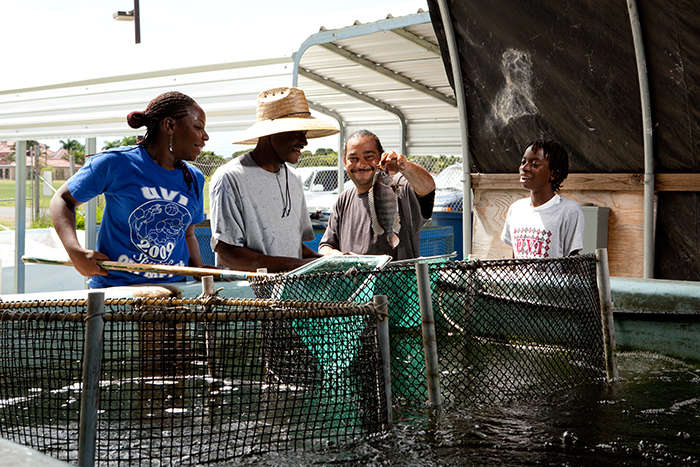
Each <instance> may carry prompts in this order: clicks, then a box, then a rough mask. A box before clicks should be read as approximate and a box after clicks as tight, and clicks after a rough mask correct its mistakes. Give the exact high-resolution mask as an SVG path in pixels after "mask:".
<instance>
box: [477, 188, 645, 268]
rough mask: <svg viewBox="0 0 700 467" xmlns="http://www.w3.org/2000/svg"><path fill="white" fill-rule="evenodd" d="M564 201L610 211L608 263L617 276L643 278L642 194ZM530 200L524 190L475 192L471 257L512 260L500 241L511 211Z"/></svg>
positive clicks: (584, 194)
mask: <svg viewBox="0 0 700 467" xmlns="http://www.w3.org/2000/svg"><path fill="white" fill-rule="evenodd" d="M561 194H562V195H563V196H565V197H568V198H571V199H573V200H575V201H577V202H578V203H579V204H581V205H593V206H605V207H608V208H610V217H609V218H608V261H609V264H610V274H611V275H614V276H626V277H641V276H642V272H643V251H642V248H643V239H644V231H643V220H644V211H643V203H642V201H643V192H642V191H639V190H634V191H602V190H595V191H570V190H562V192H561ZM526 196H528V192H527V190H523V189H500V190H499V189H495V190H494V189H475V190H474V235H473V238H472V254H473V256H475V257H477V258H482V259H493V258H510V257H511V256H512V251H511V249H510V247H508V246H507V245H505V244H504V243H503V242H502V241H501V230H502V229H503V224H504V222H505V217H506V213H507V212H508V207H509V206H510V205H511V203H513V202H514V201H516V200H518V199H520V198H524V197H526Z"/></svg>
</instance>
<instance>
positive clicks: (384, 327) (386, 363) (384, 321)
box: [372, 295, 393, 427]
mask: <svg viewBox="0 0 700 467" xmlns="http://www.w3.org/2000/svg"><path fill="white" fill-rule="evenodd" d="M372 302H373V303H374V309H375V310H376V311H377V313H378V314H379V316H380V317H379V319H378V320H377V339H378V341H379V351H380V352H381V357H382V372H383V376H384V397H385V403H386V417H387V425H388V427H391V425H392V424H393V414H392V410H391V350H390V345H391V341H390V340H389V306H388V304H387V298H386V295H375V296H374V297H373V298H372Z"/></svg>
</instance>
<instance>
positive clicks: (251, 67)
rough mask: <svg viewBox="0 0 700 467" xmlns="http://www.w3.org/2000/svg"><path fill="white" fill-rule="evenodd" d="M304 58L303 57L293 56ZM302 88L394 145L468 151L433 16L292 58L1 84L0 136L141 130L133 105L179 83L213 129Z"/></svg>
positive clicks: (247, 117) (340, 36)
mask: <svg viewBox="0 0 700 467" xmlns="http://www.w3.org/2000/svg"><path fill="white" fill-rule="evenodd" d="M293 60H297V61H298V63H296V62H293ZM296 65H298V70H299V78H298V85H299V87H301V88H302V89H304V91H305V92H306V95H307V97H308V99H309V101H310V103H311V105H312V108H313V109H315V110H317V111H320V112H323V113H326V114H328V115H330V116H332V117H334V118H338V119H339V121H340V123H341V124H342V126H343V129H344V133H345V134H348V133H349V132H352V131H353V130H356V129H359V128H367V129H370V130H372V131H374V132H375V133H377V135H379V137H380V138H381V139H382V142H383V144H384V146H385V147H386V148H387V149H401V143H402V124H403V125H405V128H404V130H405V135H406V141H405V148H406V151H407V154H443V153H450V154H456V153H459V152H460V140H459V122H458V117H457V108H456V105H455V103H454V94H453V92H452V89H451V88H450V86H449V84H448V81H447V77H446V76H445V71H444V67H443V64H442V59H441V57H440V52H439V49H438V47H437V39H436V37H435V33H434V31H433V28H432V25H431V23H430V16H429V14H428V13H425V12H422V11H419V12H418V13H417V14H414V15H407V16H402V17H398V18H391V17H389V18H387V19H384V20H380V21H376V22H373V23H367V24H355V25H353V26H349V27H346V28H341V29H336V30H322V31H321V32H319V33H317V34H313V35H312V36H310V37H309V38H308V39H307V40H306V41H305V42H304V43H303V44H302V45H301V47H300V48H299V50H298V52H297V53H296V54H295V55H294V57H292V59H290V58H274V59H267V60H256V61H248V62H236V63H227V64H217V65H211V66H200V67H190V68H180V69H175V70H161V71H155V72H146V73H138V74H131V75H124V76H114V77H106V78H101V79H93V80H85V81H76V82H72V83H61V84H56V85H49V86H41V87H34V88H27V89H16V90H6V91H0V140H3V139H9V140H22V139H41V138H64V137H71V138H78V137H93V136H101V137H112V136H126V135H134V134H138V133H141V132H142V131H143V130H142V129H141V130H140V131H139V130H134V129H132V128H129V127H128V125H127V124H126V121H125V116H126V115H127V114H128V112H130V111H132V110H136V109H142V108H144V107H145V105H146V104H147V103H148V101H149V100H150V99H152V98H153V97H154V96H156V95H158V94H160V93H161V92H165V91H168V90H178V91H181V92H184V93H185V94H188V95H190V96H191V97H193V98H194V99H195V100H196V101H197V102H198V103H199V104H200V105H201V106H202V107H203V108H204V109H205V110H206V113H207V129H208V130H209V131H210V132H215V131H241V130H243V129H245V128H247V127H248V126H249V125H251V124H252V123H253V121H254V118H255V99H256V96H257V94H258V92H260V91H262V90H264V89H268V88H272V87H275V86H288V85H290V84H292V82H293V79H294V78H293V74H294V70H295V69H296Z"/></svg>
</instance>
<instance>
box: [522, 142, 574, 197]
mask: <svg viewBox="0 0 700 467" xmlns="http://www.w3.org/2000/svg"><path fill="white" fill-rule="evenodd" d="M529 147H532V152H534V153H536V152H538V151H539V150H540V149H542V151H543V153H544V158H545V159H547V160H548V161H549V170H550V171H551V172H552V175H553V177H554V178H553V179H552V191H554V192H555V193H556V192H557V191H559V189H560V188H561V184H562V182H563V181H564V179H565V178H566V177H567V176H568V175H569V154H568V153H567V152H566V149H564V146H562V145H561V144H559V143H557V142H556V141H553V140H548V139H536V140H534V141H531V142H529V143H527V145H525V151H527V148H529ZM523 152H524V151H523Z"/></svg>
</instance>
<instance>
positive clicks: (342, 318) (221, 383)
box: [0, 298, 388, 465]
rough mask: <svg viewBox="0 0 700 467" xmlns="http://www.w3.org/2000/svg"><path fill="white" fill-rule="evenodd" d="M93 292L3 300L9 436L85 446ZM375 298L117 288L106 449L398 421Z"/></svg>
mask: <svg viewBox="0 0 700 467" xmlns="http://www.w3.org/2000/svg"><path fill="white" fill-rule="evenodd" d="M85 306H86V304H85V301H72V302H45V303H37V302H15V303H0V344H1V346H0V381H1V384H0V420H1V423H0V436H2V437H4V438H7V439H11V440H13V441H15V442H18V443H21V444H25V445H28V446H32V447H34V448H36V449H39V450H41V451H43V452H46V453H48V454H50V455H52V456H54V457H58V458H60V459H64V460H67V461H75V460H76V459H77V456H78V429H79V420H80V394H81V388H82V383H81V359H82V357H83V352H84V350H85V349H84V345H83V329H84V319H85V314H86V310H85ZM379 318H381V316H379V315H378V314H377V312H376V311H375V307H374V306H373V305H371V304H338V303H333V304H328V303H326V304H318V303H316V304H309V303H299V302H295V303H292V302H280V301H275V302H266V301H262V300H255V301H241V300H224V299H216V298H214V299H189V300H181V299H167V300H162V299H161V300H152V299H151V300H147V299H129V300H107V301H106V310H105V314H104V346H103V358H102V366H101V370H100V375H99V387H100V390H99V405H98V418H97V420H98V422H97V435H96V450H95V454H96V455H95V461H96V462H97V463H99V464H101V465H102V464H104V465H110V464H144V463H149V462H158V463H159V464H161V465H174V464H178V465H179V464H200V463H215V462H223V461H226V460H231V459H235V458H239V457H241V456H245V455H248V454H253V453H258V452H265V451H270V450H298V449H313V448H318V447H322V446H327V445H329V444H334V443H341V442H346V441H348V440H351V439H354V438H356V437H359V436H368V435H371V434H373V433H377V432H380V431H381V430H384V429H386V428H387V424H388V419H387V407H386V398H385V394H384V389H383V388H384V382H383V376H382V370H381V363H380V362H381V360H380V359H379V356H378V355H379V350H378V341H377V321H378V319H379Z"/></svg>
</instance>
